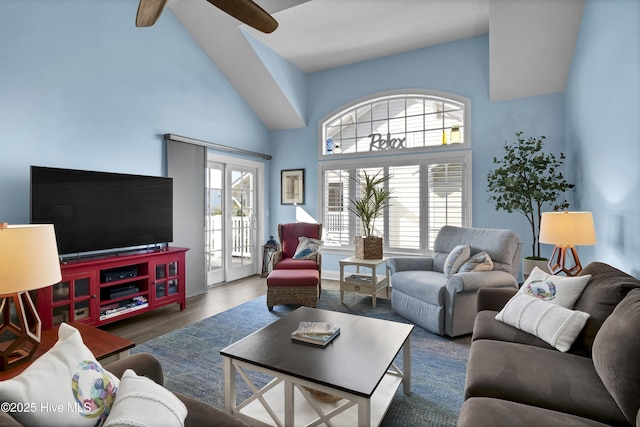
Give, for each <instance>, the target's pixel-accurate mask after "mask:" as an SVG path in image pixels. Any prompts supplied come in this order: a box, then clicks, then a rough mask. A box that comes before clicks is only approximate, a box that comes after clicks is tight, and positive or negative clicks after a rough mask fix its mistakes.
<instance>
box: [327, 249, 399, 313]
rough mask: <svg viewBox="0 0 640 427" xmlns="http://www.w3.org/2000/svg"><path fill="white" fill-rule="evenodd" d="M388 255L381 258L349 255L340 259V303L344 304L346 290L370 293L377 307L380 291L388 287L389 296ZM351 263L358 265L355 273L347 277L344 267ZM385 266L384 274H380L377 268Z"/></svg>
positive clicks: (374, 305)
mask: <svg viewBox="0 0 640 427" xmlns="http://www.w3.org/2000/svg"><path fill="white" fill-rule="evenodd" d="M387 259H388V258H387V257H383V258H380V259H362V258H356V257H349V258H345V259H343V260H340V261H339V262H340V303H341V304H342V302H343V299H344V293H345V292H352V293H356V294H364V295H370V296H371V299H372V302H373V307H374V308H375V307H376V297H377V295H378V293H380V291H382V290H383V289H386V291H387V298H389V271H388V270H387ZM349 265H355V266H356V273H355V274H348V275H347V276H346V277H345V273H344V268H345V267H346V266H349ZM380 266H384V275H378V274H377V271H376V270H377V269H378V267H380ZM361 268H366V269H368V270H370V272H361V271H360V269H361Z"/></svg>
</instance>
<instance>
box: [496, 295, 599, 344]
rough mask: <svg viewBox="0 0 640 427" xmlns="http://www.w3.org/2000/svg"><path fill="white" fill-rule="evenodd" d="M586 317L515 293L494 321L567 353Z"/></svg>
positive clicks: (587, 315) (581, 313)
mask: <svg viewBox="0 0 640 427" xmlns="http://www.w3.org/2000/svg"><path fill="white" fill-rule="evenodd" d="M588 318H589V314H587V313H583V312H581V311H574V310H569V309H568V308H565V307H561V306H559V305H556V304H552V303H550V302H547V301H544V300H541V299H538V298H536V297H532V296H530V295H527V294H522V293H518V294H516V295H515V296H514V297H513V298H511V299H510V300H509V302H507V304H506V305H505V306H504V308H503V309H502V310H501V311H500V312H499V313H498V314H496V319H497V320H499V321H501V322H504V323H506V324H507V325H511V326H513V327H515V328H518V329H521V330H523V331H525V332H528V333H530V334H532V335H535V336H536V337H538V338H541V339H542V340H543V341H545V342H548V343H549V344H551V345H552V346H554V347H555V348H557V349H558V350H560V351H563V352H566V351H567V350H569V348H570V347H571V345H572V344H573V342H574V341H575V339H576V337H577V336H578V334H579V333H580V331H581V330H582V328H583V327H584V325H585V323H586V322H587V319H588Z"/></svg>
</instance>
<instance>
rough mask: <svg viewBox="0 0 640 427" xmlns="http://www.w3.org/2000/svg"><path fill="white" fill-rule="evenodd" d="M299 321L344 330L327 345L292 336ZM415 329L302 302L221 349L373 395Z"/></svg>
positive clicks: (226, 353) (229, 354)
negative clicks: (262, 326) (285, 314)
mask: <svg viewBox="0 0 640 427" xmlns="http://www.w3.org/2000/svg"><path fill="white" fill-rule="evenodd" d="M300 322H331V323H333V324H334V325H335V326H337V327H339V328H340V335H338V336H337V337H336V338H335V339H334V340H333V341H332V342H330V343H329V344H328V345H327V346H326V347H318V346H314V345H311V344H305V343H300V342H297V341H293V340H292V339H291V332H293V331H295V330H296V329H297V328H298V324H299V323H300ZM412 330H413V325H409V324H405V323H398V322H391V321H388V320H380V319H373V318H370V317H363V316H355V315H352V314H345V313H338V312H335V311H328V310H320V309H315V308H310V307H300V308H299V309H297V310H295V311H294V312H292V313H291V314H289V315H287V316H285V317H283V318H281V319H279V320H277V321H276V322H274V323H272V324H270V325H268V326H265V327H264V328H262V329H260V330H258V331H256V332H254V333H253V334H251V335H249V336H247V337H245V338H243V339H241V340H240V341H238V342H236V343H234V344H231V345H230V346H228V347H226V348H224V349H222V350H221V351H220V354H222V355H223V356H226V357H230V358H232V359H238V360H241V361H244V362H248V363H252V364H254V365H258V366H261V367H264V368H267V369H272V370H274V371H277V372H281V373H284V374H288V375H292V376H295V377H298V378H301V379H305V380H309V381H313V382H316V383H319V384H323V385H326V386H329V387H334V388H337V389H340V390H343V391H346V392H349V393H353V394H356V395H359V396H363V397H371V395H372V394H373V392H374V391H375V389H376V387H377V386H378V383H379V382H380V380H382V377H383V376H384V375H385V373H386V371H387V369H388V368H389V366H390V365H391V363H392V362H393V360H394V358H395V357H396V355H397V354H398V352H399V351H400V349H401V348H402V345H403V344H404V343H405V341H406V340H407V338H408V337H409V335H410V334H411V331H412Z"/></svg>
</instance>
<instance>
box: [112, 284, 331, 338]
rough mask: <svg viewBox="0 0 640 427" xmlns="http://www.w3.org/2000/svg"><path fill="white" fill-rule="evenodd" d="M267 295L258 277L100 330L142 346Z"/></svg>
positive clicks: (212, 290)
mask: <svg viewBox="0 0 640 427" xmlns="http://www.w3.org/2000/svg"><path fill="white" fill-rule="evenodd" d="M322 288H323V289H334V290H339V289H340V285H339V282H337V281H334V280H323V281H322ZM266 293H267V279H266V278H263V277H260V276H259V275H256V276H251V277H248V278H245V279H242V280H237V281H234V282H228V283H224V284H221V285H217V286H214V287H212V288H210V289H209V291H208V292H206V293H204V294H202V295H197V296H194V297H191V298H188V299H187V308H186V309H185V310H184V311H180V308H179V307H178V305H177V304H172V305H170V306H167V307H162V308H159V309H156V310H153V311H150V312H147V313H143V314H140V315H138V316H134V317H131V318H129V319H125V320H121V321H119V322H115V323H112V324H110V325H105V326H103V327H102V328H101V329H103V330H105V331H108V332H110V333H112V334H115V335H118V336H121V337H123V338H127V339H130V340H132V341H133V342H135V343H143V342H145V341H148V340H150V339H151V338H155V337H158V336H160V335H164V334H166V333H167V332H170V331H172V330H174V329H178V328H181V327H183V326H187V325H190V324H192V323H195V322H198V321H200V320H202V319H205V318H207V317H209V316H213V315H215V314H218V313H221V312H223V311H225V310H228V309H230V308H232V307H235V306H237V305H240V304H243V303H245V302H248V301H251V300H253V299H255V298H258V297H259V296H261V295H264V294H266Z"/></svg>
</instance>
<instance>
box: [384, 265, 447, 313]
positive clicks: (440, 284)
mask: <svg viewBox="0 0 640 427" xmlns="http://www.w3.org/2000/svg"><path fill="white" fill-rule="evenodd" d="M446 284H447V278H446V277H445V276H444V274H441V273H436V272H435V271H400V272H398V273H395V274H394V275H393V290H394V291H398V292H401V293H403V294H405V295H408V296H410V297H412V298H416V299H418V300H420V301H423V302H425V303H428V304H431V305H435V306H439V307H443V306H444V293H445V285H446Z"/></svg>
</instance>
